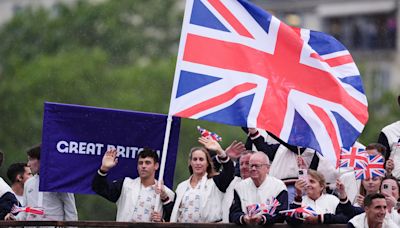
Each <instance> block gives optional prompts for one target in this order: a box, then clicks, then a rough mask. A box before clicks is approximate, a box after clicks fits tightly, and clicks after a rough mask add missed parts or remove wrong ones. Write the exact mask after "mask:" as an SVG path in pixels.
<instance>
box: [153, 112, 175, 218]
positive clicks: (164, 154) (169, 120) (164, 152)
mask: <svg viewBox="0 0 400 228" xmlns="http://www.w3.org/2000/svg"><path fill="white" fill-rule="evenodd" d="M171 125H172V116H171V115H169V114H168V116H167V126H166V127H165V136H164V145H163V149H162V154H161V162H160V173H159V175H158V183H157V185H158V186H161V182H162V180H163V179H164V170H165V162H166V161H167V153H168V143H169V136H170V134H171ZM159 206H160V194H157V196H156V205H155V207H154V209H155V210H156V211H157V210H158V207H159ZM161 216H162V215H161Z"/></svg>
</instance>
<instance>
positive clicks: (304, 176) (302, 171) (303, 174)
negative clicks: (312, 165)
mask: <svg viewBox="0 0 400 228" xmlns="http://www.w3.org/2000/svg"><path fill="white" fill-rule="evenodd" d="M299 179H300V180H304V181H305V182H306V183H308V174H307V169H299Z"/></svg>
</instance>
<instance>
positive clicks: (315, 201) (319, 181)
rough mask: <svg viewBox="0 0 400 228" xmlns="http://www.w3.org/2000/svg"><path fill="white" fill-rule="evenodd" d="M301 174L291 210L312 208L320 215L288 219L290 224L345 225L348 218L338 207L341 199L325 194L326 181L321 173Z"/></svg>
mask: <svg viewBox="0 0 400 228" xmlns="http://www.w3.org/2000/svg"><path fill="white" fill-rule="evenodd" d="M300 171H303V173H301V172H299V180H298V181H296V184H295V187H296V197H295V200H294V202H293V203H292V204H290V208H291V209H295V208H299V207H311V208H312V209H313V210H315V212H316V213H317V214H318V215H317V216H312V215H310V216H306V217H304V218H293V217H291V216H290V217H289V216H288V217H287V218H286V221H287V223H288V224H292V225H297V224H301V223H306V224H321V223H323V224H345V223H347V221H348V218H347V217H346V216H344V215H342V214H341V212H340V210H338V205H339V204H340V203H341V202H340V201H339V199H338V198H337V197H336V196H334V195H330V194H326V193H325V187H326V181H325V177H324V175H323V174H322V173H321V172H318V171H315V170H311V169H309V170H306V171H307V172H304V170H300Z"/></svg>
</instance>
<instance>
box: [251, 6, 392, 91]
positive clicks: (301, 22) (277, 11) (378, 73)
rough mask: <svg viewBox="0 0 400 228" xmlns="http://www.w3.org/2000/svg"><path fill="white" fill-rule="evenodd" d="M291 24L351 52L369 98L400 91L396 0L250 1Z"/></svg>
mask: <svg viewBox="0 0 400 228" xmlns="http://www.w3.org/2000/svg"><path fill="white" fill-rule="evenodd" d="M253 2H254V3H256V4H257V5H259V6H261V7H263V8H264V9H266V10H268V11H269V12H271V13H272V14H274V15H275V16H276V17H278V18H279V19H280V20H283V21H285V22H286V23H288V24H290V25H292V26H298V27H303V28H308V29H313V30H317V31H322V32H326V33H329V34H331V35H333V36H335V37H336V38H337V39H338V40H340V41H341V42H342V43H343V44H344V45H345V46H346V47H347V48H348V49H349V51H350V52H351V54H352V55H353V58H354V61H355V62H356V63H357V66H358V67H359V69H360V71H361V75H362V77H363V81H364V87H365V90H366V93H367V95H368V98H369V99H379V98H380V97H381V96H382V94H383V92H384V91H387V90H391V91H393V92H394V93H396V94H397V93H398V92H399V91H400V90H399V88H400V50H399V46H400V38H399V36H398V35H397V32H398V25H399V24H400V15H399V11H398V9H399V5H400V1H399V0H379V1H377V0H300V1H299V0H253Z"/></svg>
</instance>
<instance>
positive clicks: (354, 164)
mask: <svg viewBox="0 0 400 228" xmlns="http://www.w3.org/2000/svg"><path fill="white" fill-rule="evenodd" d="M367 164H368V154H367V152H366V151H365V149H363V148H358V147H350V148H349V149H346V148H342V150H341V152H340V163H338V165H339V168H347V167H351V168H354V169H365V167H366V166H367Z"/></svg>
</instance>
